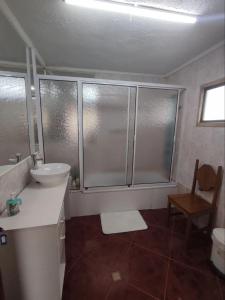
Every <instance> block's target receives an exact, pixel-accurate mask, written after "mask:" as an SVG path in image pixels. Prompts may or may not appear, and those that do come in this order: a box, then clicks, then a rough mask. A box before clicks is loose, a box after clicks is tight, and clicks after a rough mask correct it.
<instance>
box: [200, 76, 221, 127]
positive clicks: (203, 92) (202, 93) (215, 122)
mask: <svg viewBox="0 0 225 300" xmlns="http://www.w3.org/2000/svg"><path fill="white" fill-rule="evenodd" d="M223 85H225V77H224V78H222V79H218V80H215V81H213V82H209V83H207V84H204V85H202V86H201V87H200V101H199V109H198V120H197V126H200V127H225V120H209V121H204V120H203V112H204V107H205V99H206V93H207V91H209V90H212V89H214V88H217V87H220V86H223Z"/></svg>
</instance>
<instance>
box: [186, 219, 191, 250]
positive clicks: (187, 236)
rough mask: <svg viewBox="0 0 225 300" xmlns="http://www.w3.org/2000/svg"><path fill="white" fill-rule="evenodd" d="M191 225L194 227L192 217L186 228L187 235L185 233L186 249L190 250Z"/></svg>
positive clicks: (188, 220)
mask: <svg viewBox="0 0 225 300" xmlns="http://www.w3.org/2000/svg"><path fill="white" fill-rule="evenodd" d="M191 225H192V220H191V218H190V217H188V218H187V226H186V233H185V248H186V249H187V248H188V243H189V239H190V234H191Z"/></svg>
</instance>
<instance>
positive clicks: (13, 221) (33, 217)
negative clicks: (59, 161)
mask: <svg viewBox="0 0 225 300" xmlns="http://www.w3.org/2000/svg"><path fill="white" fill-rule="evenodd" d="M68 179H69V175H68V176H66V177H65V180H64V182H63V183H61V184H60V185H57V186H54V187H45V186H43V185H40V184H39V183H35V182H32V183H30V184H29V185H28V186H26V187H25V189H24V190H23V191H22V192H21V193H20V194H19V196H18V197H19V198H21V199H22V205H21V206H20V212H19V214H17V215H15V216H12V217H8V216H7V215H6V212H5V213H3V215H1V216H0V227H2V228H4V230H5V231H8V230H17V229H25V228H32V227H39V226H48V225H56V224H57V223H58V221H59V217H60V212H61V209H62V206H63V201H64V196H65V193H66V189H67V183H68Z"/></svg>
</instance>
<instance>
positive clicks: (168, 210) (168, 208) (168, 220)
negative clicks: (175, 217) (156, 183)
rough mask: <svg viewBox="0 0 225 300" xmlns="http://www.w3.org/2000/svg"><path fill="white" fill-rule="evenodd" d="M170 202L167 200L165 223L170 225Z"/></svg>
mask: <svg viewBox="0 0 225 300" xmlns="http://www.w3.org/2000/svg"><path fill="white" fill-rule="evenodd" d="M170 214H171V203H170V201H168V206H167V225H168V226H170Z"/></svg>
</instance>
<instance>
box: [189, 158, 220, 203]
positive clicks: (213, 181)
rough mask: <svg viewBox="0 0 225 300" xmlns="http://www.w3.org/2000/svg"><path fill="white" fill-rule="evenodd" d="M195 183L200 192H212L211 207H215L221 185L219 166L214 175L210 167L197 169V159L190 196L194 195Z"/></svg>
mask: <svg viewBox="0 0 225 300" xmlns="http://www.w3.org/2000/svg"><path fill="white" fill-rule="evenodd" d="M197 182H198V187H199V190H200V191H205V192H208V191H213V201H212V205H213V206H216V202H217V198H218V194H219V190H220V187H221V184H222V167H221V166H219V167H218V169H217V173H216V172H215V171H214V169H213V167H212V166H210V165H207V164H204V165H202V166H201V167H199V160H198V159H197V160H196V163H195V172H194V179H193V184H192V190H191V193H192V194H194V193H195V189H196V183H197Z"/></svg>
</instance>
